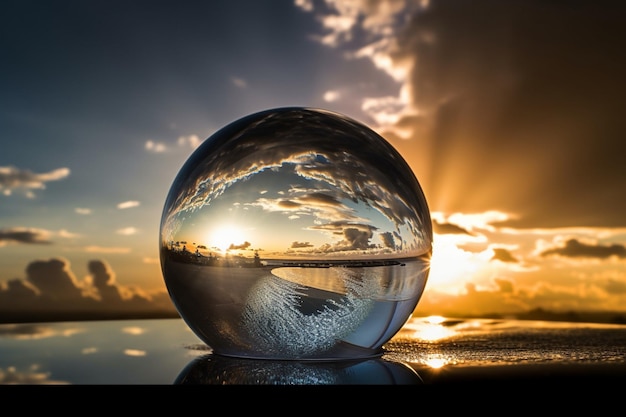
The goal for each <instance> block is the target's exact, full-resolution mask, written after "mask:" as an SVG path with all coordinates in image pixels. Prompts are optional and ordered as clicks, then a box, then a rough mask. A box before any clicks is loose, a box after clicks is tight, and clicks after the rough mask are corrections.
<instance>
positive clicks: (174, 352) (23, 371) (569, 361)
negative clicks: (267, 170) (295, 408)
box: [0, 318, 626, 389]
mask: <svg viewBox="0 0 626 417" xmlns="http://www.w3.org/2000/svg"><path fill="white" fill-rule="evenodd" d="M513 382H515V383H522V384H524V386H525V387H527V388H533V389H536V388H537V387H538V386H540V385H539V384H541V385H546V384H548V385H549V386H550V385H552V386H555V387H556V386H560V387H563V386H565V385H567V386H568V387H570V388H572V387H579V388H584V387H590V389H592V388H594V387H596V388H597V387H598V386H606V387H607V388H611V387H620V386H626V326H624V325H604V324H586V323H563V322H544V321H519V320H490V319H489V320H488V319H479V320H467V319H462V320H455V319H450V318H438V319H436V318H413V319H412V320H411V321H409V322H408V323H407V324H406V325H405V326H404V328H403V329H402V330H401V331H400V332H399V333H398V334H397V335H396V336H395V337H394V338H393V339H392V340H391V341H390V342H389V343H388V344H387V345H386V346H385V354H384V355H383V356H382V357H380V358H376V359H370V360H362V361H346V362H298V361H264V360H261V361H258V360H249V359H236V358H226V357H221V356H217V355H213V354H212V353H211V350H210V349H209V348H208V347H207V346H206V345H204V344H203V343H202V342H201V341H200V340H199V339H198V338H197V337H196V336H195V335H194V334H193V333H192V332H191V331H190V330H189V328H188V327H187V326H186V324H185V323H184V322H183V321H182V320H180V319H158V320H117V321H90V322H56V323H30V324H4V325H0V384H4V385H8V384H18V385H24V384H26V385H44V384H45V385H50V384H54V385H59V384H63V385H65V384H69V385H93V384H97V385H102V384H107V385H128V384H131V385H200V384H206V385H298V386H303V385H307V386H311V385H403V386H409V385H413V386H422V387H434V386H457V387H458V386H461V387H463V386H466V387H468V388H473V387H476V386H478V385H479V384H491V385H493V386H507V385H506V384H509V385H510V384H511V383H513ZM503 384H504V385H503Z"/></svg>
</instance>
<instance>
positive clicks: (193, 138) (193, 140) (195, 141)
mask: <svg viewBox="0 0 626 417" xmlns="http://www.w3.org/2000/svg"><path fill="white" fill-rule="evenodd" d="M176 142H177V143H178V146H189V147H190V148H191V149H196V148H197V147H198V146H200V144H201V143H202V140H201V139H200V138H199V137H198V135H189V136H179V137H178V139H177V141H176Z"/></svg>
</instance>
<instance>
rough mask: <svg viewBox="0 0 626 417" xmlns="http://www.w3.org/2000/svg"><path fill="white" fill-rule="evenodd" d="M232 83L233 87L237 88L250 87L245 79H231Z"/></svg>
mask: <svg viewBox="0 0 626 417" xmlns="http://www.w3.org/2000/svg"><path fill="white" fill-rule="evenodd" d="M230 81H231V82H232V83H233V85H234V86H235V87H237V88H246V87H247V86H248V83H247V82H246V80H244V79H243V78H239V77H231V78H230Z"/></svg>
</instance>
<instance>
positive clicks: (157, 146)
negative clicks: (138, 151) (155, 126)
mask: <svg viewBox="0 0 626 417" xmlns="http://www.w3.org/2000/svg"><path fill="white" fill-rule="evenodd" d="M144 148H145V149H146V150H147V151H150V152H154V153H163V152H166V151H167V146H166V145H165V144H164V143H159V142H155V141H153V140H147V141H146V143H145V145H144Z"/></svg>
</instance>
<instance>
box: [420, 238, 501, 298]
mask: <svg viewBox="0 0 626 417" xmlns="http://www.w3.org/2000/svg"><path fill="white" fill-rule="evenodd" d="M433 243H434V245H433V255H432V258H431V260H430V273H429V277H428V285H429V286H430V287H437V288H438V289H439V290H441V291H444V292H447V293H460V292H463V291H464V290H465V284H466V283H467V282H468V281H469V280H471V278H472V277H473V276H474V275H475V274H476V273H478V272H480V271H481V270H482V269H484V268H485V267H486V266H487V265H488V262H489V258H490V257H491V256H493V253H492V252H491V251H484V252H476V253H474V252H469V251H465V250H463V249H460V248H459V247H458V246H457V242H456V241H454V239H450V238H448V237H447V236H441V235H438V236H436V237H435V239H434V242H433Z"/></svg>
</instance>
